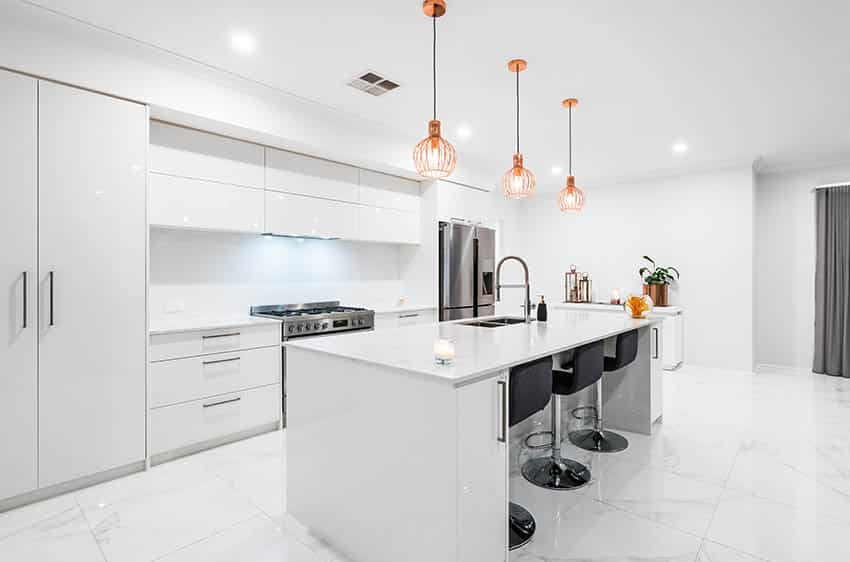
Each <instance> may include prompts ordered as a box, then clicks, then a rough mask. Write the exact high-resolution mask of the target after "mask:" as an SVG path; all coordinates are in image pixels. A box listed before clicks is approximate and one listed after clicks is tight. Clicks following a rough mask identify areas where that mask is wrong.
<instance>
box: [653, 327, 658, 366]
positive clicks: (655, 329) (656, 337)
mask: <svg viewBox="0 0 850 562" xmlns="http://www.w3.org/2000/svg"><path fill="white" fill-rule="evenodd" d="M652 332H653V333H654V335H655V352H654V354H653V355H652V358H653V359H658V328H653V329H652Z"/></svg>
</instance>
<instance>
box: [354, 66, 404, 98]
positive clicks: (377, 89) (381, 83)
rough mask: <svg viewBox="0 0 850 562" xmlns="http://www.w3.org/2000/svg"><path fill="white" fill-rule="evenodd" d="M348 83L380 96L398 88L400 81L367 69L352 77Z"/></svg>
mask: <svg viewBox="0 0 850 562" xmlns="http://www.w3.org/2000/svg"><path fill="white" fill-rule="evenodd" d="M348 85H349V86H351V87H352V88H357V89H358V90H360V91H362V92H366V93H367V94H371V95H373V96H380V95H383V94H386V93H387V92H391V91H393V90H395V89H396V88H398V86H399V85H398V83H397V82H393V81H392V80H387V79H386V78H384V77H383V76H381V75H380V74H378V73H376V72H371V71H367V72H364V73H362V74H360V75H359V76H356V77H354V78H352V79H351V80H350V81H349V82H348Z"/></svg>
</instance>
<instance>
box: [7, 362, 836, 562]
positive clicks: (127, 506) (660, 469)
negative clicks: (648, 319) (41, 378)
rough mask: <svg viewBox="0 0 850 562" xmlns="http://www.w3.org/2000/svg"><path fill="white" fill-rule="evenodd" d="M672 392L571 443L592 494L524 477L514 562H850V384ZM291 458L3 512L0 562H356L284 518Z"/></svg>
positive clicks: (722, 384) (705, 375) (682, 379)
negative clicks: (587, 470) (614, 445)
mask: <svg viewBox="0 0 850 562" xmlns="http://www.w3.org/2000/svg"><path fill="white" fill-rule="evenodd" d="M664 385H665V389H664V394H665V410H664V421H663V423H662V424H661V425H660V426H659V427H658V429H657V431H656V433H655V434H654V435H652V436H642V435H634V434H626V435H627V437H628V438H629V441H630V447H629V448H628V449H627V450H626V451H624V452H622V453H619V454H615V455H597V454H591V453H588V452H585V451H581V450H578V449H576V448H574V447H572V446H571V445H569V444H565V447H564V450H565V454H566V455H567V456H570V457H572V458H576V459H579V460H581V461H582V462H586V463H588V464H589V465H590V466H591V469H592V471H593V483H592V484H591V485H590V486H587V487H586V488H584V489H582V490H579V491H574V492H549V491H546V490H542V489H540V488H536V487H534V486H531V485H529V484H528V483H527V482H525V481H524V480H523V479H522V477H521V476H518V475H516V474H514V475H513V477H512V479H511V495H512V499H513V500H514V501H518V502H519V503H521V504H522V505H524V506H525V507H527V508H528V509H530V510H531V511H532V512H533V513H534V514H535V516H536V518H537V522H538V532H537V534H536V535H535V538H534V540H533V541H532V542H531V543H530V544H528V545H527V546H526V547H524V548H523V549H521V550H518V551H515V552H513V553H512V554H511V560H512V562H544V561H545V562H563V561H593V560H600V561H603V560H604V561H605V562H617V561H649V560H657V561H666V562H751V561H758V560H762V561H763V560H769V561H774V562H786V561H788V562H792V561H793V562H813V561H818V562H829V561H833V560H834V561H839V560H840V561H846V560H850V541H848V540H847V534H848V531H850V431H848V428H850V380H844V379H833V378H828V377H823V376H814V375H811V374H807V373H791V372H779V371H777V372H761V373H758V374H752V373H744V372H732V371H724V370H712V369H699V368H695V367H687V368H683V369H681V370H679V371H676V372H672V373H666V374H665V380H664ZM546 415H547V414H546V413H543V414H541V419H539V420H536V421H538V422H541V421H543V418H545V416H546ZM532 422H534V420H532ZM544 423H545V422H544ZM285 450H286V434H285V431H284V432H275V433H271V434H267V435H262V436H259V437H255V438H253V439H249V440H246V441H242V442H239V443H234V444H232V445H228V446H225V447H220V448H218V449H215V450H211V451H206V452H204V453H200V454H197V455H193V456H191V457H187V458H185V459H181V460H178V461H174V462H171V463H167V464H164V465H161V466H158V467H154V468H153V469H152V470H150V471H148V472H144V473H140V474H135V475H132V476H128V477H125V478H121V479H119V480H114V481H112V482H107V483H105V484H101V485H98V486H94V487H91V488H88V489H85V490H81V491H78V492H75V493H71V494H66V495H64V496H61V497H58V498H53V499H50V500H47V501H43V502H39V503H36V504H33V505H29V506H26V507H24V508H21V509H17V510H13V511H10V512H6V513H2V514H0V560H3V561H6V560H9V561H16V562H18V561H21V562H28V561H39V562H46V561H53V560H57V561H58V560H61V561H63V562H69V561H72V562H76V561H81V562H88V561H98V562H104V561H106V562H124V561H152V560H162V561H166V562H178V561H180V562H185V561H195V560H198V561H204V562H208V561H212V562H215V561H222V562H224V561H232V560H239V561H245V562H267V561H278V562H344V561H343V558H342V557H340V556H338V555H337V554H336V553H334V552H333V550H332V549H331V548H330V547H329V546H328V545H327V544H325V543H323V542H322V541H321V540H319V539H317V538H315V537H313V536H312V535H310V533H309V532H308V531H307V530H305V529H303V528H302V527H301V526H300V525H299V524H298V523H297V522H296V521H295V520H293V519H292V518H290V517H289V516H288V515H287V513H286V510H285V506H286V499H285V487H284V482H285V473H284V471H285V462H284V459H285ZM522 454H523V455H525V454H527V453H525V452H523V453H522ZM364 562H368V561H364Z"/></svg>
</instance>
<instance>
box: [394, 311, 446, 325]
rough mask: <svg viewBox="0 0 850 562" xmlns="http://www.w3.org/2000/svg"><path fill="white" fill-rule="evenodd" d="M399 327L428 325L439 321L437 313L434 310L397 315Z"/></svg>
mask: <svg viewBox="0 0 850 562" xmlns="http://www.w3.org/2000/svg"><path fill="white" fill-rule="evenodd" d="M397 317H398V325H399V326H410V325H412V324H427V323H428V322H436V321H437V313H436V311H434V310H416V311H412V312H399V313H398V314H397Z"/></svg>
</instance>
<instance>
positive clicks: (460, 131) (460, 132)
mask: <svg viewBox="0 0 850 562" xmlns="http://www.w3.org/2000/svg"><path fill="white" fill-rule="evenodd" d="M471 135H472V129H470V128H469V127H468V126H466V125H461V126H460V127H458V128H457V136H459V137H461V138H464V139H465V138H469V137H470V136H471Z"/></svg>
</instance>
